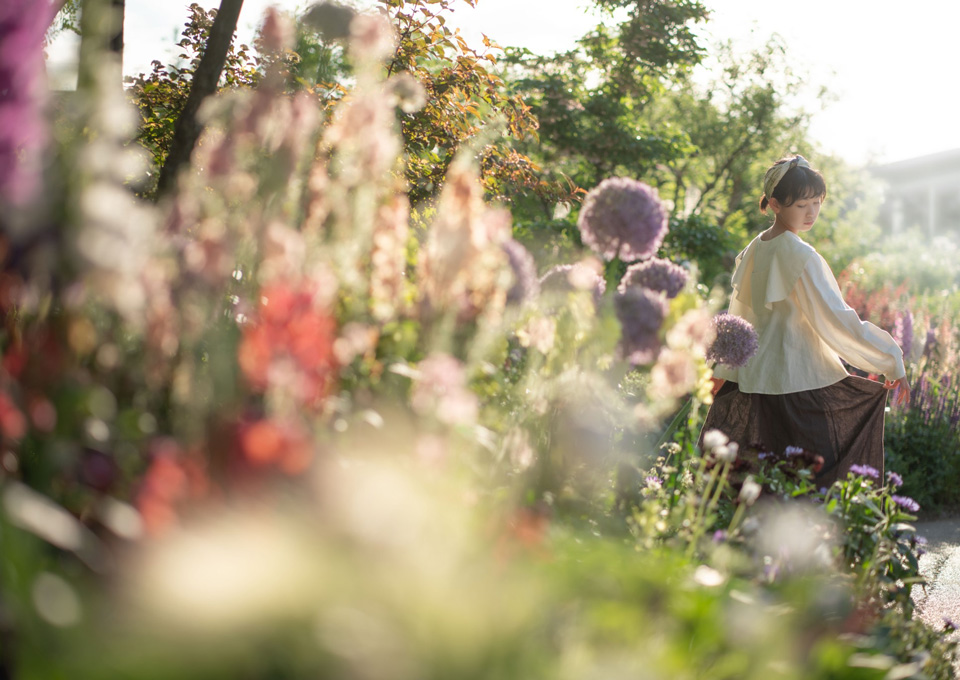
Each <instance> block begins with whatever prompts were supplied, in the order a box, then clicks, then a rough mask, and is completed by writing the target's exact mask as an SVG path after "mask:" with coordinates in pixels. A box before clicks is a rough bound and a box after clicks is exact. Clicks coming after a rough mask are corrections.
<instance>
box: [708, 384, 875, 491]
mask: <svg viewBox="0 0 960 680" xmlns="http://www.w3.org/2000/svg"><path fill="white" fill-rule="evenodd" d="M886 403H887V390H885V389H884V387H883V385H882V384H881V383H878V382H875V381H873V380H867V379H866V378H860V377H857V376H849V377H847V378H844V379H843V380H841V381H840V382H837V383H834V384H833V385H828V386H827V387H821V388H820V389H816V390H806V391H804V392H793V393H791V394H746V393H743V392H741V391H740V389H739V387H738V385H737V383H734V382H726V383H724V384H723V386H722V387H721V388H720V390H719V391H718V392H717V394H716V396H714V398H713V404H712V405H711V406H710V410H709V412H708V413H707V417H706V420H705V421H704V424H703V430H702V431H701V438H702V436H703V434H702V433H703V432H706V431H707V430H711V429H718V430H720V431H721V432H723V433H724V434H726V435H727V436H728V437H729V438H730V439H731V440H732V441H735V442H737V443H738V444H739V445H740V446H741V447H746V446H753V445H761V446H762V447H764V448H765V449H766V450H768V451H772V452H774V453H778V454H781V453H783V451H784V450H785V449H786V447H788V446H799V447H801V448H803V449H806V450H807V451H810V452H813V453H817V454H819V455H821V456H823V468H822V469H821V470H820V472H819V473H818V474H817V477H816V483H817V484H818V485H819V486H830V485H831V484H833V482H834V481H836V480H837V479H838V478H843V477H845V476H846V474H847V472H848V471H849V470H850V466H851V465H869V466H871V467H874V468H876V469H877V470H878V471H879V472H880V474H881V476H882V475H883V414H884V410H885V408H886ZM881 478H882V477H881Z"/></svg>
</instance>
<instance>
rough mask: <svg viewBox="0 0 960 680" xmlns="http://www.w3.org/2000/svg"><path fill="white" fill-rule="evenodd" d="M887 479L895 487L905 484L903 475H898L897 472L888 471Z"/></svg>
mask: <svg viewBox="0 0 960 680" xmlns="http://www.w3.org/2000/svg"><path fill="white" fill-rule="evenodd" d="M887 481H889V482H890V483H891V484H893V485H894V486H895V487H900V486H903V477H901V476H900V475H898V474H897V473H896V472H888V473H887Z"/></svg>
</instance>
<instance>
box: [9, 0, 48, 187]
mask: <svg viewBox="0 0 960 680" xmlns="http://www.w3.org/2000/svg"><path fill="white" fill-rule="evenodd" d="M50 19H51V17H50V5H49V3H45V2H30V1H28V0H4V2H3V3H2V5H0V199H3V200H7V201H9V202H10V203H12V204H23V203H26V202H27V201H28V200H30V199H31V198H33V196H35V194H36V191H37V189H38V187H39V181H40V172H41V159H40V152H41V150H42V148H43V146H44V144H45V143H46V139H47V133H46V127H45V126H44V124H43V105H44V93H45V82H44V73H45V70H44V65H43V38H44V34H45V32H46V30H47V26H48V25H49V23H50Z"/></svg>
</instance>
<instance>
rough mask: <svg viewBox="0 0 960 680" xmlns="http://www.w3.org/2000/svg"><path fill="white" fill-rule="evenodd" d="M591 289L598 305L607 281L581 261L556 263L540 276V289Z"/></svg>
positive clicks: (563, 290)
mask: <svg viewBox="0 0 960 680" xmlns="http://www.w3.org/2000/svg"><path fill="white" fill-rule="evenodd" d="M577 289H580V290H591V291H592V292H593V302H594V304H597V305H599V304H600V299H601V298H602V297H603V294H604V293H605V292H606V290H607V282H606V281H605V280H604V278H603V277H602V276H600V274H598V273H597V272H596V271H594V270H593V269H591V268H590V267H589V266H587V265H585V264H583V263H582V262H577V263H576V264H558V265H556V266H555V267H551V268H550V269H549V270H548V271H547V273H546V274H544V275H543V276H541V277H540V290H542V291H562V292H568V291H571V290H577Z"/></svg>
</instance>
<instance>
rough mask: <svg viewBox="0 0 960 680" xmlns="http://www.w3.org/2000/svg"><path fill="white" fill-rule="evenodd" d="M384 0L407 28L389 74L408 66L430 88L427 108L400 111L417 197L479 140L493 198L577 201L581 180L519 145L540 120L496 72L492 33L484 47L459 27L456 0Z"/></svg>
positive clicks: (432, 190)
mask: <svg viewBox="0 0 960 680" xmlns="http://www.w3.org/2000/svg"><path fill="white" fill-rule="evenodd" d="M380 4H381V5H382V6H383V9H384V10H385V11H386V13H387V15H388V16H389V17H390V18H391V20H392V22H393V24H394V26H395V27H396V30H397V33H398V35H399V41H398V45H397V49H396V52H395V53H394V55H393V57H392V58H391V59H390V60H389V61H388V63H387V65H386V67H387V74H388V75H394V74H398V73H407V74H409V75H410V76H411V77H412V78H414V79H415V80H416V82H418V83H420V85H421V86H422V87H423V88H424V90H425V93H426V94H425V99H424V104H423V107H422V108H421V109H420V110H418V111H409V112H405V113H404V114H403V115H402V116H401V117H400V123H401V130H402V132H403V139H404V147H405V149H406V151H407V154H408V159H407V163H408V165H407V173H406V177H407V181H408V182H409V185H410V200H411V202H412V203H413V204H414V205H417V204H419V203H421V202H422V201H425V200H427V199H430V198H433V197H435V196H436V194H437V192H438V191H439V189H440V186H441V184H442V181H443V176H444V175H445V174H446V171H447V169H448V168H449V166H450V163H451V162H452V160H453V159H454V157H455V156H456V155H457V153H458V151H460V150H461V148H463V147H464V146H465V145H467V144H468V143H469V144H472V145H475V146H477V147H478V148H477V152H478V156H479V160H480V170H481V177H482V179H483V183H484V188H485V190H486V193H487V196H488V197H489V198H491V199H494V200H498V201H502V202H506V203H509V202H511V201H512V200H513V197H514V196H515V195H516V194H518V193H522V192H529V193H531V194H532V195H534V196H536V197H538V199H539V200H541V201H544V202H547V203H549V204H551V205H552V204H554V203H556V202H558V201H565V200H570V198H571V192H572V191H574V189H575V187H573V186H572V185H571V184H570V183H569V182H562V181H558V180H555V179H549V178H547V177H546V176H544V175H543V173H542V172H541V169H540V167H538V166H537V165H536V164H535V163H534V162H533V161H531V160H530V159H529V158H528V157H526V156H524V155H523V154H521V153H518V151H517V150H516V149H515V148H514V147H513V145H514V144H515V143H516V142H518V141H521V140H524V139H527V138H536V136H537V127H538V122H537V119H536V118H535V117H534V116H533V115H532V113H531V110H530V107H529V106H528V105H527V104H526V103H525V102H524V100H523V98H522V97H520V96H518V95H515V94H514V95H511V94H507V93H505V92H504V85H503V81H502V80H501V79H500V77H499V76H497V75H495V73H493V70H492V69H493V68H494V67H495V66H496V65H497V60H498V57H497V52H498V51H500V49H501V48H500V46H499V45H497V44H496V43H495V42H493V41H492V40H491V39H490V38H488V37H486V36H484V38H483V44H484V50H482V51H477V50H475V49H473V48H471V47H469V46H468V45H467V43H466V41H465V40H464V39H463V37H462V36H461V35H460V33H459V30H456V31H453V30H451V29H450V28H448V27H447V25H446V18H445V13H447V12H449V11H451V10H452V7H453V4H454V3H453V0H380ZM468 4H469V5H471V6H473V5H474V2H473V1H472V0H468ZM501 135H502V138H500V137H501ZM498 138H500V139H498ZM477 139H479V140H480V144H477V141H475V140H477Z"/></svg>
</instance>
